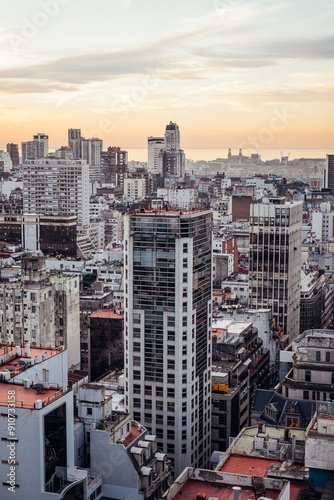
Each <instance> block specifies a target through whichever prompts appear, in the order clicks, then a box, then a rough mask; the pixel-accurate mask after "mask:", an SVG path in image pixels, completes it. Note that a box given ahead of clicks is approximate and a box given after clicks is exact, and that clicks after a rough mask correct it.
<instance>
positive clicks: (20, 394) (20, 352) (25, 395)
mask: <svg viewBox="0 0 334 500" xmlns="http://www.w3.org/2000/svg"><path fill="white" fill-rule="evenodd" d="M25 349H28V346H15V345H13V344H8V345H3V346H1V347H0V375H1V377H2V380H4V381H2V382H1V381H0V406H8V391H9V390H15V407H16V408H30V409H32V408H34V405H35V402H36V401H38V400H41V401H42V407H43V406H46V405H47V404H49V403H52V402H53V401H55V400H56V399H58V398H59V397H61V396H62V395H63V394H65V393H66V392H67V387H65V386H61V385H59V384H56V383H51V382H50V383H49V384H48V388H46V387H44V389H43V390H42V392H37V389H36V387H34V386H33V384H34V381H30V383H29V387H24V385H23V380H22V379H21V380H19V379H16V380H15V376H17V375H19V374H20V373H22V372H23V371H24V370H26V369H27V368H29V367H30V366H32V364H34V363H35V362H37V363H41V362H43V361H45V360H46V359H50V358H51V357H53V356H56V355H57V354H59V353H60V352H62V349H61V348H48V347H46V348H44V347H42V346H41V347H30V352H29V350H25ZM43 358H44V359H43ZM4 377H6V378H4ZM35 383H36V382H35ZM37 383H42V381H39V380H38V381H37ZM14 384H15V385H14Z"/></svg>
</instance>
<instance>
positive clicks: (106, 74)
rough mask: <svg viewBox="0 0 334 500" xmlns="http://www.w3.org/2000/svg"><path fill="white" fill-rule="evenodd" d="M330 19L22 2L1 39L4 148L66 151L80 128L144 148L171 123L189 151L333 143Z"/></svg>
mask: <svg viewBox="0 0 334 500" xmlns="http://www.w3.org/2000/svg"><path fill="white" fill-rule="evenodd" d="M18 13H19V14H18ZM333 16H334V8H333V5H332V4H331V2H329V1H327V0H323V1H321V2H317V3H316V4H315V3H314V2H310V1H306V2H301V1H297V2H294V3H293V4H291V3H288V2H279V3H277V2H269V4H268V2H266V3H265V2H264V1H257V2H242V1H240V0H212V2H209V3H205V4H204V3H201V2H198V1H197V2H191V3H190V1H188V0H187V1H185V2H183V3H182V4H181V5H180V4H179V3H176V1H174V0H173V1H171V2H169V3H168V5H167V4H166V5H163V4H161V5H159V7H158V8H157V7H156V4H155V3H153V1H152V0H144V1H142V2H140V5H138V3H135V2H133V1H131V0H117V1H115V2H113V3H112V5H111V4H110V2H106V1H105V0H101V1H100V2H99V9H97V8H96V5H93V4H92V3H91V2H89V1H81V2H80V3H79V2H78V0H41V1H40V2H30V3H29V5H27V3H25V2H23V1H22V0H18V1H17V2H16V3H15V6H14V5H8V6H6V11H5V12H4V26H6V27H5V28H3V29H2V32H1V34H0V41H1V45H2V51H1V61H2V68H1V71H0V75H1V77H2V83H1V86H0V92H1V93H2V97H3V101H2V105H1V111H2V112H1V118H0V127H1V132H2V140H3V144H5V143H6V142H14V143H15V142H21V141H26V140H28V139H29V138H30V136H31V133H32V132H33V131H38V130H42V131H44V132H45V133H47V134H49V136H50V137H51V147H60V146H61V145H64V144H65V143H66V142H65V141H66V129H67V128H68V127H73V128H76V127H78V128H79V127H80V128H81V129H82V133H83V135H84V136H85V137H99V138H101V139H103V140H104V141H105V143H109V144H122V145H124V146H126V147H128V148H130V147H132V148H136V147H145V145H146V141H147V137H148V136H151V135H152V136H160V135H161V134H162V133H163V128H162V124H164V123H168V122H169V121H170V120H172V121H175V122H177V123H178V124H179V126H180V128H181V129H182V143H183V147H184V148H191V147H194V146H197V147H198V146H202V147H203V148H205V147H222V146H225V147H226V146H227V145H231V147H239V146H240V147H243V148H247V147H255V146H256V145H258V146H259V147H260V148H265V147H267V148H270V147H271V148H278V147H281V146H282V145H284V147H286V148H291V147H306V146H308V145H309V144H311V145H312V146H313V147H318V148H326V147H330V146H331V138H332V136H333V125H332V120H331V118H332V115H333V84H332V80H333V70H334V68H333V49H332V47H333V36H332V21H333ZM65 124H66V125H65Z"/></svg>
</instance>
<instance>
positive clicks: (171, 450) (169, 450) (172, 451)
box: [157, 429, 175, 453]
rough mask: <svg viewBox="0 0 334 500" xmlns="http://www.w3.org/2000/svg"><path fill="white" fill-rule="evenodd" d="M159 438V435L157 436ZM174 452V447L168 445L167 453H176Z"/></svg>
mask: <svg viewBox="0 0 334 500" xmlns="http://www.w3.org/2000/svg"><path fill="white" fill-rule="evenodd" d="M157 430H158V429H157ZM157 437H158V434H157ZM174 451H175V448H174V445H173V444H171V443H167V453H174Z"/></svg>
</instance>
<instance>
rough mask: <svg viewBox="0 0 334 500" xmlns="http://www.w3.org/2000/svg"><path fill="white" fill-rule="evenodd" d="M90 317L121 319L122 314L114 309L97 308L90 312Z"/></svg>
mask: <svg viewBox="0 0 334 500" xmlns="http://www.w3.org/2000/svg"><path fill="white" fill-rule="evenodd" d="M90 318H105V319H123V318H124V314H117V313H115V312H114V309H99V310H98V311H96V312H94V313H93V314H91V315H90Z"/></svg>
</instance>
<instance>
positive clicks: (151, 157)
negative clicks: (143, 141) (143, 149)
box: [147, 137, 165, 174]
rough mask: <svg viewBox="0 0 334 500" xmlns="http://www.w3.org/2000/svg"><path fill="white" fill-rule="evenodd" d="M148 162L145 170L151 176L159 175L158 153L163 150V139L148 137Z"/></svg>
mask: <svg viewBox="0 0 334 500" xmlns="http://www.w3.org/2000/svg"><path fill="white" fill-rule="evenodd" d="M147 146H148V162H147V170H148V171H149V172H151V173H152V174H158V173H159V153H160V151H161V150H162V149H165V138H164V137H148V139H147Z"/></svg>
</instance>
